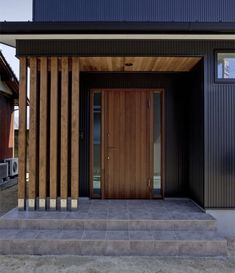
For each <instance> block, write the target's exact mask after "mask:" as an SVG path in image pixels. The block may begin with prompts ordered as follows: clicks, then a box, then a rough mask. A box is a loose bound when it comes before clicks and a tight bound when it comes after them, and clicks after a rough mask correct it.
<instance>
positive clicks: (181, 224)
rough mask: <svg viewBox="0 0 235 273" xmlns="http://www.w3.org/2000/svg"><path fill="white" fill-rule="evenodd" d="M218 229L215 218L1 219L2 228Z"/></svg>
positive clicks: (0, 226) (0, 227)
mask: <svg viewBox="0 0 235 273" xmlns="http://www.w3.org/2000/svg"><path fill="white" fill-rule="evenodd" d="M6 228H8V229H14V228H19V229H37V228H38V229H55V230H56V229H57V230H61V229H68V230H70V229H80V230H84V229H88V230H89V229H98V230H109V229H110V230H125V229H133V230H146V229H147V230H175V229H178V230H216V221H215V220H148V221H146V220H116V219H114V220H100V219H99V220H90V219H89V220H80V219H79V220H78V219H69V220H68V219H59V220H58V219H1V220H0V230H1V229H6Z"/></svg>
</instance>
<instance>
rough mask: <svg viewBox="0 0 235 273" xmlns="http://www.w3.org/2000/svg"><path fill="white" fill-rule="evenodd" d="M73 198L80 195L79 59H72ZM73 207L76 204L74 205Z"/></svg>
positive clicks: (75, 198)
mask: <svg viewBox="0 0 235 273" xmlns="http://www.w3.org/2000/svg"><path fill="white" fill-rule="evenodd" d="M71 118H72V128H71V133H72V142H71V198H72V200H74V202H75V203H76V200H77V199H78V195H79V58H75V57H74V58H72V117H71ZM72 205H73V207H74V206H75V204H72Z"/></svg>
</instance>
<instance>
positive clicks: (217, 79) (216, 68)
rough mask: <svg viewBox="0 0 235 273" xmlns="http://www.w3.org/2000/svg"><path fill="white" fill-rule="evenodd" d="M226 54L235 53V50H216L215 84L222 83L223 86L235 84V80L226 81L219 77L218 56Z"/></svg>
mask: <svg viewBox="0 0 235 273" xmlns="http://www.w3.org/2000/svg"><path fill="white" fill-rule="evenodd" d="M226 53H234V54H235V49H216V50H215V53H214V75H215V83H222V84H233V83H235V78H234V79H224V78H221V79H220V78H219V77H218V54H226Z"/></svg>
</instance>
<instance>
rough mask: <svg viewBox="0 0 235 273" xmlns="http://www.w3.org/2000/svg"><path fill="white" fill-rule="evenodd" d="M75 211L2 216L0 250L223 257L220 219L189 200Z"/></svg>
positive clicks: (90, 203)
mask: <svg viewBox="0 0 235 273" xmlns="http://www.w3.org/2000/svg"><path fill="white" fill-rule="evenodd" d="M79 205H80V206H79V210H78V211H76V212H55V211H47V212H38V211H36V212H29V211H26V212H22V211H18V210H17V209H14V210H12V211H10V212H9V213H7V214H5V215H4V216H2V217H1V218H0V229H1V230H0V254H30V255H31V254H35V255H45V254H50V255H53V254H55V255H61V254H65V255H66V254H74V255H107V256H110V255H117V256H130V255H138V256H143V255H153V256H224V255H227V242H226V240H224V239H223V238H221V237H219V236H218V234H217V232H216V221H215V219H214V218H213V217H211V216H210V215H209V214H206V213H204V212H203V211H202V210H201V209H200V208H198V207H197V206H195V205H194V203H193V202H191V201H189V200H179V201H176V200H174V201H158V200H156V201H141V200H138V201H135V200H133V201H131V200H130V201H129V200H124V201H122V200H118V201H113V200H112V201H106V200H105V201H103V200H81V201H80V204H79Z"/></svg>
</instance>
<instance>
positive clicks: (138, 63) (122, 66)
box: [80, 57, 201, 72]
mask: <svg viewBox="0 0 235 273" xmlns="http://www.w3.org/2000/svg"><path fill="white" fill-rule="evenodd" d="M200 60H201V57H81V58H80V69H81V71H117V72H121V71H122V72H133V71H136V72H138V71H144V72H145V71H146V72H147V71H149V72H151V71H152V72H157V71H159V72H187V71H191V70H192V68H193V67H194V66H195V65H196V64H197V63H198V62H199V61H200Z"/></svg>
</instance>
